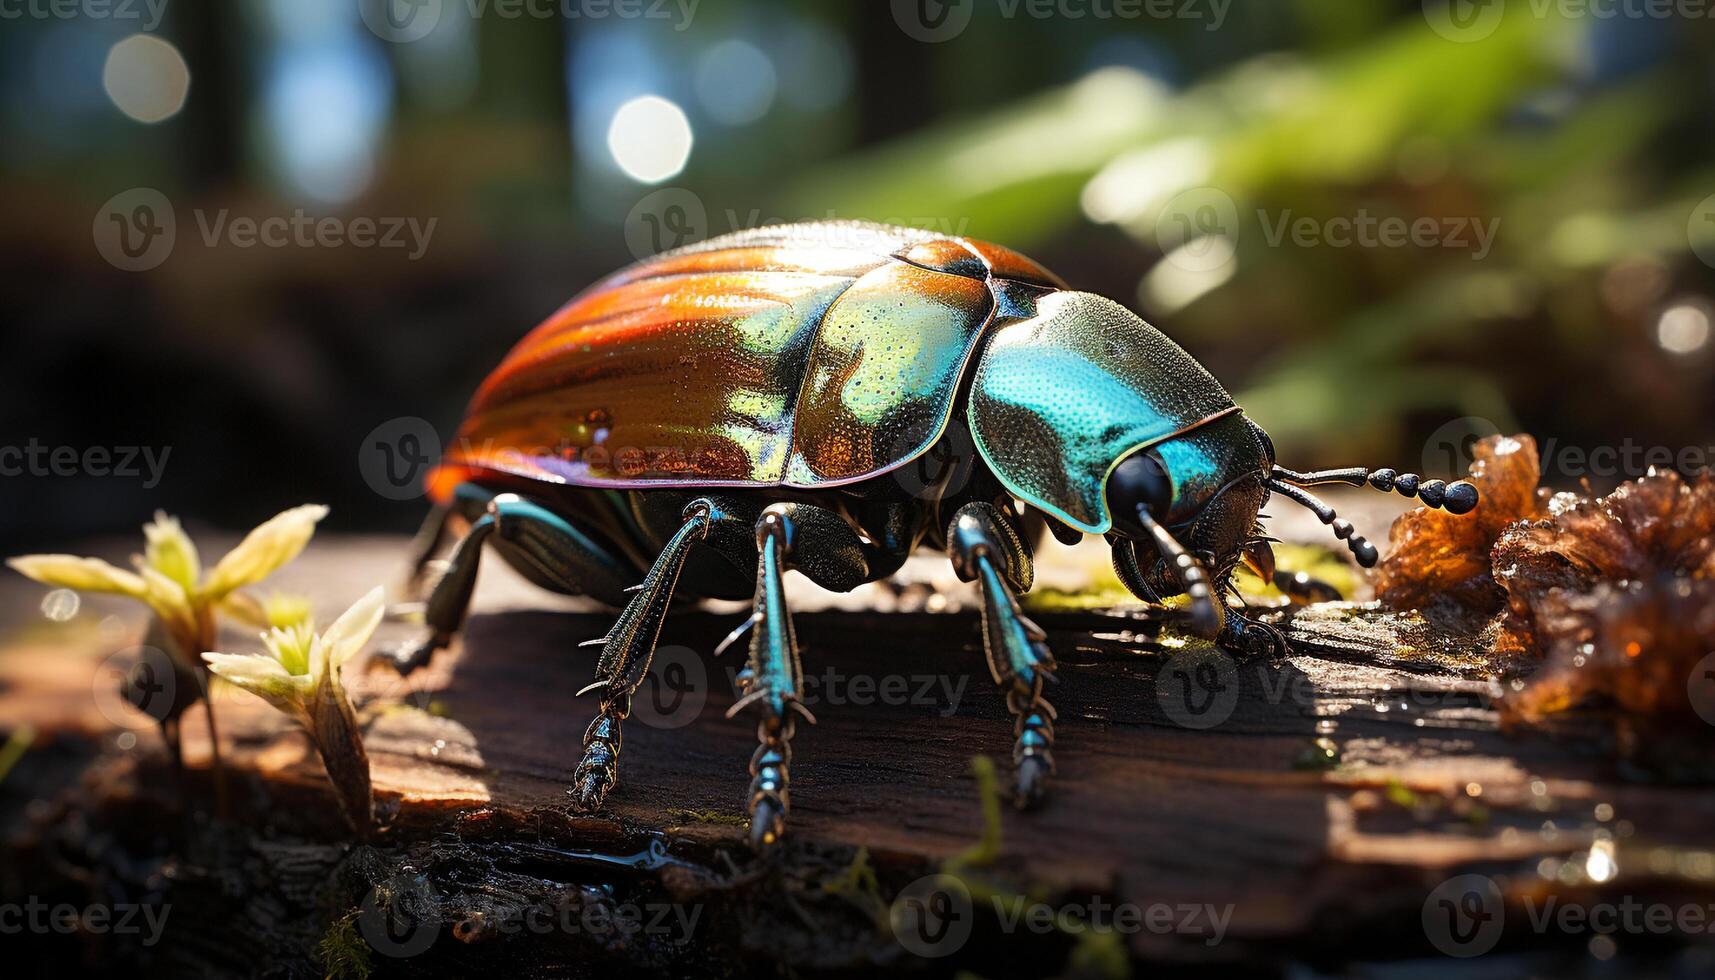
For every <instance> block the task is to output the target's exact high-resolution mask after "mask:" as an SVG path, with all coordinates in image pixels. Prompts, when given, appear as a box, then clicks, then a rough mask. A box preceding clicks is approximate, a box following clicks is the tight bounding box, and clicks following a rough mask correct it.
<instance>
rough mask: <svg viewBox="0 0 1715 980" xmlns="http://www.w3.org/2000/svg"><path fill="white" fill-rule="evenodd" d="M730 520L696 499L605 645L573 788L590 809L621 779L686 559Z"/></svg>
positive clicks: (603, 642) (706, 500)
mask: <svg viewBox="0 0 1715 980" xmlns="http://www.w3.org/2000/svg"><path fill="white" fill-rule="evenodd" d="M724 519H727V517H726V515H725V514H724V513H723V512H721V511H720V510H719V509H718V508H717V506H716V505H715V504H714V503H713V502H712V501H710V500H708V499H707V498H704V497H699V498H697V499H695V500H693V501H691V503H690V504H689V505H688V506H687V507H686V508H685V515H684V523H683V524H681V525H680V526H679V530H678V533H676V534H674V535H673V537H672V539H671V540H669V541H668V542H667V545H666V547H664V548H662V549H661V554H660V555H659V556H658V557H657V558H656V559H655V563H654V565H652V566H650V568H649V574H648V575H646V576H644V579H643V584H642V585H641V586H639V587H638V588H637V590H636V591H635V592H633V593H631V599H630V600H629V601H628V602H626V604H625V609H624V610H623V611H621V612H620V614H619V619H618V620H617V621H616V622H615V623H614V625H613V629H611V630H609V631H608V634H607V636H606V637H605V638H603V640H602V641H601V642H602V651H601V660H599V661H598V662H597V663H596V681H595V683H594V684H591V685H590V686H588V687H586V688H584V690H583V691H579V692H578V693H579V694H583V693H584V692H586V691H596V690H599V691H601V706H600V708H599V710H598V712H597V714H596V717H595V719H594V720H593V721H591V722H590V726H589V728H588V729H586V730H585V731H584V753H583V757H582V758H581V759H580V760H579V761H578V768H577V770H576V772H575V774H574V775H573V777H572V788H571V789H569V790H567V792H568V793H570V794H571V795H572V796H573V797H574V798H576V800H577V803H578V805H579V806H580V807H582V808H583V809H585V810H593V809H595V808H597V807H599V806H601V803H602V800H603V799H605V798H606V796H607V793H608V791H609V790H611V789H613V786H614V784H615V783H616V782H618V780H619V748H620V735H621V726H622V724H623V722H624V721H625V719H626V718H627V717H628V716H629V715H630V714H631V695H632V694H633V692H635V691H636V690H637V687H638V685H640V684H642V683H643V678H644V676H645V675H646V674H648V673H649V661H650V659H651V658H652V657H654V655H655V641H656V639H657V638H658V637H660V635H661V624H662V622H663V621H664V620H665V619H666V618H667V607H668V605H669V604H671V603H672V601H673V588H674V586H676V585H678V583H679V571H680V570H681V569H682V568H684V566H685V558H686V556H688V555H689V554H690V551H691V547H692V546H693V545H694V544H696V543H697V542H699V541H702V540H703V539H705V538H706V537H708V534H709V528H710V527H711V526H712V525H713V524H714V523H715V522H716V521H718V520H724Z"/></svg>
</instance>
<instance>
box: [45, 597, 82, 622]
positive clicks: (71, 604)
mask: <svg viewBox="0 0 1715 980" xmlns="http://www.w3.org/2000/svg"><path fill="white" fill-rule="evenodd" d="M82 603H83V600H82V599H79V598H78V594H77V593H76V592H73V591H72V590H70V589H55V590H53V591H52V592H49V593H48V594H47V595H45V596H42V615H44V616H46V617H48V618H49V619H51V620H53V621H54V622H56V623H64V622H67V621H69V620H70V619H71V618H72V617H73V616H76V615H77V610H78V607H79V606H80V605H82Z"/></svg>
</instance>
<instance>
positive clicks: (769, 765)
mask: <svg viewBox="0 0 1715 980" xmlns="http://www.w3.org/2000/svg"><path fill="white" fill-rule="evenodd" d="M874 554H875V550H874V549H873V548H869V547H866V546H865V543H864V542H863V540H862V539H861V538H859V536H858V534H857V532H855V531H853V530H852V528H851V525H849V524H847V523H846V522H845V520H844V519H842V518H841V517H840V516H839V515H838V514H835V513H834V512H833V511H831V510H827V509H826V508H822V507H817V506H815V505H812V504H805V503H782V504H774V505H772V506H770V507H768V508H767V509H765V510H764V511H763V512H762V515H761V516H760V517H758V518H757V521H756V603H755V611H754V612H753V613H752V614H751V617H750V619H749V620H747V621H746V622H745V623H744V624H742V625H741V626H740V627H739V628H738V629H736V630H734V631H733V633H732V635H731V636H729V637H728V638H727V640H726V641H725V642H723V643H722V644H721V646H722V648H723V649H724V648H725V647H726V646H727V645H729V644H730V643H732V642H733V641H735V640H737V639H738V637H739V636H740V635H742V634H743V632H744V631H745V630H746V629H749V630H750V660H749V663H748V664H747V665H746V666H745V668H744V670H743V671H741V672H740V673H739V675H738V683H739V691H740V696H739V699H738V700H737V701H736V702H734V704H733V706H732V709H731V710H730V711H729V712H728V713H727V714H728V717H731V716H732V715H735V714H738V713H739V712H740V711H743V710H744V709H745V708H748V707H750V706H752V705H755V706H756V707H757V709H758V710H759V712H760V714H761V717H760V718H759V719H758V721H757V725H756V739H757V747H756V752H755V754H753V755H752V756H751V759H750V774H751V780H750V795H749V800H748V803H747V808H748V809H749V811H750V841H751V843H752V844H753V845H754V846H756V847H758V848H762V847H766V846H768V845H771V844H773V843H775V842H776V841H778V840H779V839H780V835H781V833H782V832H783V831H784V829H785V825H786V814H787V810H788V808H789V802H788V801H789V797H788V783H789V781H790V773H789V768H790V766H791V762H792V735H793V731H794V727H795V723H796V718H795V717H794V715H798V716H802V717H803V718H804V719H806V720H807V721H810V722H812V723H814V722H815V720H816V719H815V718H814V717H812V716H811V714H810V712H809V711H808V710H807V709H806V708H805V707H804V705H803V703H802V702H801V701H800V700H799V697H800V693H799V692H800V689H801V688H802V686H803V676H804V671H803V667H802V665H801V663H800V661H799V657H798V642H797V635H796V633H795V632H794V631H793V628H792V613H791V610H790V609H788V608H787V606H786V592H785V588H784V584H783V582H782V577H783V576H784V575H785V573H786V571H787V569H790V568H796V569H798V570H799V571H800V572H802V573H803V574H804V575H805V576H807V577H808V578H809V579H810V580H811V581H813V582H815V583H816V584H817V585H820V586H822V587H823V588H826V589H831V590H833V591H836V592H846V591H850V590H851V589H853V588H856V587H857V586H858V585H860V584H862V583H863V582H865V581H867V580H868V579H869V578H870V568H871V557H872V556H873V555H874ZM716 652H717V653H718V652H719V651H718V650H717V651H716Z"/></svg>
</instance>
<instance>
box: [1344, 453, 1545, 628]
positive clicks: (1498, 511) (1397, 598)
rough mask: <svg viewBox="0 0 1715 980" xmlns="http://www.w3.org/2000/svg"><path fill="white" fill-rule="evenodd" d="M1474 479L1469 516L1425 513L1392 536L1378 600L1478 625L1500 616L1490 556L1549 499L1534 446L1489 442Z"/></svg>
mask: <svg viewBox="0 0 1715 980" xmlns="http://www.w3.org/2000/svg"><path fill="white" fill-rule="evenodd" d="M1472 452H1473V455H1474V457H1475V462H1474V463H1473V464H1472V466H1471V475H1470V477H1469V479H1470V481H1471V482H1472V483H1474V484H1476V485H1477V490H1478V492H1479V493H1480V494H1481V502H1480V503H1478V505H1477V509H1476V510H1474V511H1472V512H1471V513H1469V514H1465V515H1455V514H1449V513H1447V512H1446V511H1442V510H1434V509H1431V508H1428V507H1419V508H1416V509H1413V510H1409V511H1406V512H1405V513H1404V514H1401V515H1400V516H1399V518H1398V519H1397V520H1395V521H1394V523H1393V527H1392V528H1391V529H1390V530H1389V531H1388V543H1389V549H1388V553H1387V555H1386V557H1384V558H1383V559H1382V560H1381V562H1380V563H1379V564H1378V565H1377V566H1376V570H1375V590H1376V598H1377V599H1379V600H1381V602H1382V603H1383V604H1384V605H1387V606H1391V607H1393V608H1395V609H1423V610H1425V611H1431V612H1436V611H1439V612H1451V613H1459V614H1463V615H1465V616H1467V617H1473V618H1476V619H1480V620H1486V619H1487V618H1488V617H1491V616H1493V615H1494V614H1496V613H1498V612H1500V611H1501V609H1502V608H1503V607H1504V605H1505V601H1506V596H1505V593H1504V592H1503V591H1502V590H1501V588H1500V586H1499V585H1497V584H1496V582H1495V580H1494V577H1493V573H1492V568H1493V566H1492V563H1491V561H1490V557H1489V553H1490V551H1491V550H1492V549H1493V548H1494V545H1495V542H1496V541H1497V540H1498V539H1499V538H1500V537H1501V535H1502V533H1503V532H1505V531H1506V529H1507V528H1509V527H1511V526H1512V525H1513V524H1514V523H1515V522H1517V521H1523V520H1530V519H1533V518H1537V517H1541V516H1542V515H1543V514H1545V513H1546V511H1547V501H1548V496H1549V495H1548V493H1547V492H1546V491H1543V490H1539V489H1538V488H1537V482H1538V479H1539V478H1540V476H1541V468H1540V465H1539V463H1538V459H1537V452H1536V440H1534V439H1532V438H1531V437H1530V436H1527V435H1517V436H1490V437H1488V438H1486V439H1483V440H1481V441H1479V442H1478V443H1477V444H1476V445H1475V446H1474V447H1473V450H1472Z"/></svg>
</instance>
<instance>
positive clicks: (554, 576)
mask: <svg viewBox="0 0 1715 980" xmlns="http://www.w3.org/2000/svg"><path fill="white" fill-rule="evenodd" d="M479 494H480V496H478V495H479ZM461 496H462V498H463V499H464V500H465V501H466V502H467V503H469V504H470V505H471V506H472V509H473V510H475V509H476V508H477V507H480V508H481V510H480V511H478V513H480V515H481V516H478V517H475V518H474V519H473V520H472V522H471V525H470V530H469V531H467V532H466V533H465V536H464V537H463V538H461V539H460V540H459V543H458V544H457V545H456V546H454V548H453V551H452V554H451V555H449V556H448V557H447V560H446V562H445V563H444V569H443V570H442V572H441V575H440V578H438V579H437V580H436V581H435V584H434V587H433V588H432V589H431V590H430V592H429V595H428V597H427V598H426V599H425V600H424V602H423V622H424V625H425V626H426V631H425V633H424V635H423V637H422V638H421V639H419V640H418V641H417V642H415V643H412V644H408V645H406V646H404V647H402V648H398V649H394V650H390V651H388V652H387V653H386V655H385V656H386V662H388V663H390V664H391V665H392V666H393V667H395V668H396V669H397V670H398V671H399V672H400V673H402V674H409V673H411V672H412V671H414V670H416V669H418V668H420V667H424V666H426V665H427V664H428V663H429V660H430V659H431V658H433V657H434V655H435V651H437V650H440V649H442V648H444V647H446V646H447V645H448V644H449V643H451V642H452V638H453V636H454V634H456V633H457V632H458V630H459V628H460V627H461V626H462V625H463V624H464V620H465V613H466V612H467V611H468V610H469V608H470V600H471V595H472V593H473V592H474V591H475V589H476V573H477V568H478V567H479V565H480V564H481V562H482V551H483V547H484V546H485V545H492V546H493V547H494V548H495V549H496V550H497V551H499V552H500V553H501V556H502V557H504V558H505V559H506V560H507V562H508V563H509V564H511V565H512V566H513V567H514V568H517V569H518V570H519V571H520V572H522V573H523V574H524V575H525V576H526V577H527V578H529V579H530V580H531V581H533V582H536V583H537V584H539V585H542V586H543V587H545V588H550V589H554V590H556V591H560V592H566V593H575V594H584V595H590V596H594V597H596V598H598V599H604V600H608V601H612V599H613V598H614V597H616V596H618V595H620V594H621V591H622V589H623V588H624V585H623V583H624V578H625V573H624V571H623V568H624V563H623V560H622V559H620V558H617V557H615V556H614V555H613V554H612V553H611V552H610V551H609V550H608V549H607V548H606V547H605V546H604V545H602V544H601V543H600V542H599V541H598V540H596V539H594V538H591V537H590V536H588V535H586V534H584V533H583V532H582V531H580V530H578V528H577V527H575V526H573V525H572V524H571V523H570V522H568V521H567V520H566V519H565V518H563V517H561V516H560V515H559V514H556V513H555V512H554V511H552V510H550V509H549V508H547V507H544V506H543V505H541V504H539V503H536V502H535V501H532V500H528V499H526V498H524V497H521V496H518V495H517V494H510V493H503V494H498V495H493V496H489V495H487V494H486V493H485V492H483V491H481V490H480V488H461ZM435 536H437V537H438V536H439V530H438V529H437V530H436V531H435Z"/></svg>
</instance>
